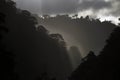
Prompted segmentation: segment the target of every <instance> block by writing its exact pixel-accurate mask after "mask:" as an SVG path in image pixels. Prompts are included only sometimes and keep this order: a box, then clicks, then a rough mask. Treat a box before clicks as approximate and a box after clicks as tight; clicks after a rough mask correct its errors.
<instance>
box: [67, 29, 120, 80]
mask: <svg viewBox="0 0 120 80" xmlns="http://www.w3.org/2000/svg"><path fill="white" fill-rule="evenodd" d="M119 41H120V27H116V28H115V29H114V30H113V32H112V33H111V35H110V37H109V39H108V40H107V41H106V42H107V44H106V45H105V47H104V48H103V50H102V51H101V52H100V55H98V56H95V55H94V54H93V52H91V51H90V53H89V54H88V56H87V57H85V58H83V62H82V63H81V64H80V66H79V67H78V68H77V69H76V70H75V71H74V72H73V73H72V76H71V77H70V78H69V80H119V79H120V77H119V73H120V71H119V67H120V66H119V61H120V59H119V53H120V47H119V45H120V42H119Z"/></svg>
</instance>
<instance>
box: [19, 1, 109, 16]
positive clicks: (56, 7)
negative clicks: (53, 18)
mask: <svg viewBox="0 0 120 80" xmlns="http://www.w3.org/2000/svg"><path fill="white" fill-rule="evenodd" d="M17 4H18V6H19V7H21V8H22V9H28V10H29V11H31V12H34V13H39V14H41V13H43V14H58V13H77V12H79V11H82V10H86V9H89V8H92V9H94V10H99V9H102V8H108V7H111V3H110V2H106V1H104V0H17Z"/></svg>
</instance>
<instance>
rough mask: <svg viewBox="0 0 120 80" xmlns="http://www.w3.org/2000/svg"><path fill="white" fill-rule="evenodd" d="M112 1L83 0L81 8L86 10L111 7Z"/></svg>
mask: <svg viewBox="0 0 120 80" xmlns="http://www.w3.org/2000/svg"><path fill="white" fill-rule="evenodd" d="M111 6H112V5H111V2H106V1H104V0H83V1H82V2H81V3H80V4H79V10H86V9H90V8H91V9H94V10H100V9H103V8H110V7H111Z"/></svg>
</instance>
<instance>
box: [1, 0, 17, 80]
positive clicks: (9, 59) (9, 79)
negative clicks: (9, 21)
mask: <svg viewBox="0 0 120 80" xmlns="http://www.w3.org/2000/svg"><path fill="white" fill-rule="evenodd" d="M5 4H6V2H5V0H1V1H0V65H1V66H0V67H1V68H0V73H1V77H0V79H1V80H17V78H18V77H17V74H16V73H15V70H14V68H15V60H14V58H15V55H14V54H13V53H11V52H9V51H7V50H6V46H5V44H4V43H3V38H4V36H5V34H6V33H8V29H7V27H6V20H5V17H6V15H5V13H4V9H5Z"/></svg>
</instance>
